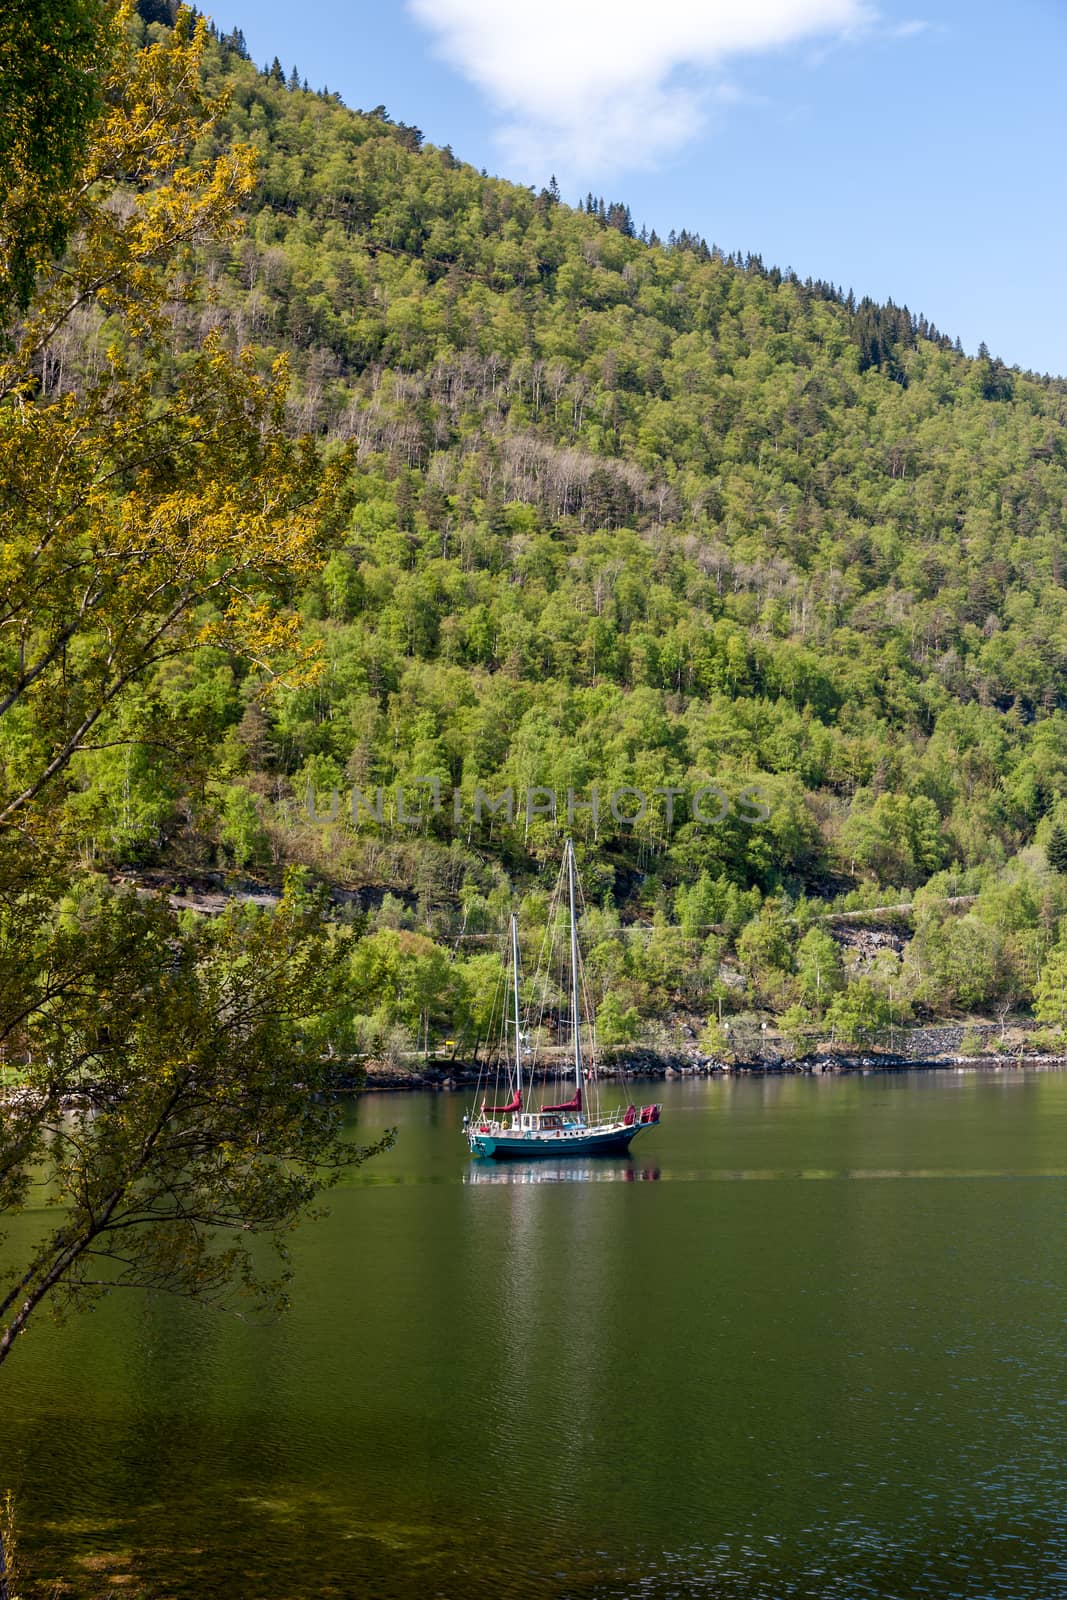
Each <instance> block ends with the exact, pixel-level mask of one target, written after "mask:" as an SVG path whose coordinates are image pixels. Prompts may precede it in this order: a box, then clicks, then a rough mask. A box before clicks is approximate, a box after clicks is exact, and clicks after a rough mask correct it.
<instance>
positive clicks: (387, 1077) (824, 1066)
mask: <svg viewBox="0 0 1067 1600" xmlns="http://www.w3.org/2000/svg"><path fill="white" fill-rule="evenodd" d="M1065 1069H1067V1056H1050V1055H1032V1054H1025V1053H1020V1054H1013V1055H1008V1054H1005V1055H1002V1056H987V1055H981V1056H965V1055H952V1056H942V1057H935V1058H930V1059H916V1058H912V1057H907V1056H898V1055H893V1056H890V1055H889V1054H888V1052H880V1051H864V1052H856V1053H849V1054H844V1053H842V1054H837V1053H831V1052H820V1053H819V1054H817V1055H812V1056H800V1057H797V1058H796V1059H795V1060H791V1061H786V1060H762V1059H759V1058H754V1059H752V1060H749V1061H741V1062H724V1061H716V1060H712V1059H709V1060H693V1058H692V1057H686V1056H659V1055H652V1054H645V1053H644V1052H642V1053H641V1055H640V1056H639V1057H638V1056H628V1057H627V1058H626V1059H625V1061H622V1062H620V1061H615V1062H611V1063H608V1064H607V1065H605V1066H602V1067H601V1068H600V1070H599V1073H598V1078H599V1081H600V1082H601V1083H612V1082H619V1083H624V1082H627V1081H629V1080H630V1079H645V1080H647V1079H653V1080H655V1079H662V1080H664V1081H668V1080H673V1079H677V1078H746V1077H747V1078H771V1077H847V1076H853V1075H855V1074H859V1075H861V1076H870V1075H872V1074H873V1073H904V1072H961V1071H963V1072H990V1073H993V1072H1022V1071H1030V1072H1057V1071H1063V1070H1065ZM486 1077H487V1075H486V1073H485V1072H484V1071H479V1069H478V1068H476V1067H470V1066H468V1065H466V1064H464V1063H458V1062H450V1063H448V1064H447V1065H429V1066H426V1067H422V1068H416V1069H406V1070H405V1069H396V1068H375V1067H370V1068H368V1069H367V1074H366V1077H365V1079H364V1081H363V1082H362V1083H353V1085H352V1089H351V1092H353V1093H356V1094H368V1093H374V1094H387V1093H401V1094H403V1093H406V1092H409V1091H412V1090H419V1089H422V1090H434V1091H440V1092H445V1093H456V1092H459V1091H461V1090H465V1089H471V1088H473V1087H475V1086H476V1085H477V1084H478V1083H479V1082H481V1081H485V1080H486ZM531 1077H532V1080H533V1081H534V1082H535V1083H544V1084H549V1083H554V1082H555V1081H556V1077H557V1074H556V1073H555V1072H554V1071H552V1069H550V1068H536V1069H534V1071H533V1073H532V1074H531Z"/></svg>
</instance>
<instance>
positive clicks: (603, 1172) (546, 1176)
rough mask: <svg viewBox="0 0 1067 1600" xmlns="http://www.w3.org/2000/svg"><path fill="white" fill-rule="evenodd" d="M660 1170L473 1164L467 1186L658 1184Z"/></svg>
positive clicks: (562, 1164)
mask: <svg viewBox="0 0 1067 1600" xmlns="http://www.w3.org/2000/svg"><path fill="white" fill-rule="evenodd" d="M658 1179H659V1168H658V1167H635V1166H633V1165H631V1163H630V1162H626V1163H623V1162H612V1163H610V1164H609V1163H605V1162H603V1161H596V1162H593V1161H588V1162H582V1163H581V1164H579V1163H578V1162H576V1161H574V1160H573V1158H572V1159H571V1160H569V1161H543V1160H542V1161H501V1162H494V1164H493V1165H492V1166H490V1165H489V1163H488V1162H485V1161H472V1162H471V1164H470V1166H469V1167H468V1168H467V1171H466V1172H465V1173H464V1174H463V1181H464V1183H656V1182H657V1181H658Z"/></svg>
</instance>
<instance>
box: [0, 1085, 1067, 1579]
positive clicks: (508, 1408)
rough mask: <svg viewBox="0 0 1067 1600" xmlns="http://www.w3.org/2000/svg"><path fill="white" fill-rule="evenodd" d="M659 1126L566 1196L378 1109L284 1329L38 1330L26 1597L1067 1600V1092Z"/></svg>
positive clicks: (169, 1313)
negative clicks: (39, 1582) (50, 1587)
mask: <svg viewBox="0 0 1067 1600" xmlns="http://www.w3.org/2000/svg"><path fill="white" fill-rule="evenodd" d="M661 1094H662V1097H663V1098H664V1100H665V1106H666V1110H665V1121H664V1123H663V1124H662V1126H661V1127H660V1129H658V1130H657V1131H655V1132H653V1133H650V1134H649V1135H647V1137H644V1138H643V1139H642V1140H640V1141H639V1142H638V1145H637V1147H636V1149H635V1152H634V1155H633V1157H632V1159H631V1160H630V1161H608V1162H606V1163H602V1164H600V1165H597V1166H595V1167H593V1168H592V1169H582V1168H581V1167H574V1166H570V1167H560V1168H559V1169H556V1170H552V1169H547V1168H544V1167H541V1168H537V1167H532V1168H527V1169H516V1168H507V1167H504V1168H493V1167H489V1168H485V1167H481V1166H478V1165H475V1164H474V1163H472V1162H471V1160H470V1159H469V1157H468V1156H467V1152H466V1147H465V1146H464V1144H463V1143H462V1140H461V1138H460V1118H461V1116H462V1111H463V1103H462V1100H461V1098H460V1097H459V1096H443V1095H442V1096H432V1095H411V1096H393V1097H384V1096H377V1097H368V1098H367V1099H365V1100H364V1101H362V1102H361V1103H360V1104H359V1106H358V1107H357V1108H355V1109H354V1111H353V1119H352V1120H353V1135H354V1136H358V1135H359V1134H362V1135H364V1136H366V1135H368V1134H370V1133H371V1132H372V1131H375V1130H377V1129H379V1128H380V1127H381V1126H383V1125H384V1124H385V1123H387V1122H396V1123H397V1124H398V1125H399V1128H400V1139H399V1141H398V1143H397V1146H396V1148H395V1150H394V1151H393V1152H392V1153H391V1154H390V1155H388V1156H387V1157H384V1158H382V1159H380V1160H379V1161H377V1162H375V1163H373V1165H371V1166H368V1167H367V1168H365V1169H363V1171H362V1173H361V1174H359V1175H358V1176H357V1177H356V1178H355V1180H354V1181H353V1182H352V1183H351V1184H350V1185H349V1186H348V1187H347V1188H345V1189H344V1190H343V1191H341V1192H339V1193H337V1194H335V1196H334V1198H333V1202H332V1215H331V1216H330V1217H329V1219H327V1220H326V1221H324V1222H321V1223H318V1224H316V1225H314V1226H313V1227H312V1228H311V1229H310V1230H308V1231H306V1232H305V1233H304V1234H303V1236H302V1239H301V1242H300V1245H299V1248H298V1262H299V1280H298V1289H299V1303H298V1306H297V1309H296V1310H295V1312H294V1313H293V1314H292V1315H290V1316H289V1317H288V1318H286V1319H285V1320H284V1321H282V1322H279V1323H277V1324H274V1325H271V1326H267V1327H262V1326H258V1327H257V1326H248V1325H245V1324H242V1323H238V1322H235V1321H232V1320H228V1319H225V1318H222V1317H220V1316H217V1315H214V1314H209V1313H203V1312H198V1311H197V1310H195V1309H194V1308H191V1307H189V1306H186V1305H183V1304H178V1303H171V1302H163V1303H160V1302H158V1301H153V1302H145V1301H142V1300H140V1299H133V1298H127V1299H125V1300H113V1301H112V1302H110V1303H108V1304H107V1305H106V1306H104V1307H103V1308H101V1309H100V1310H99V1311H97V1312H96V1313H95V1314H94V1315H93V1316H91V1317H89V1318H87V1319H85V1320H83V1321H81V1322H76V1323H71V1324H69V1325H68V1326H67V1327H66V1328H65V1329H62V1330H58V1331H54V1330H53V1329H52V1328H51V1327H50V1326H49V1325H42V1326H41V1327H39V1328H38V1329H37V1331H36V1332H35V1333H34V1334H32V1335H30V1337H29V1339H28V1340H27V1341H26V1342H25V1344H24V1346H23V1348H22V1350H21V1352H20V1354H19V1356H18V1357H17V1359H15V1360H14V1361H13V1362H12V1364H11V1365H10V1366H9V1367H8V1368H7V1369H6V1371H5V1372H4V1374H3V1379H2V1382H0V1406H2V1408H3V1410H2V1418H3V1423H2V1432H0V1457H2V1459H0V1480H2V1481H3V1482H5V1483H10V1484H13V1485H14V1486H15V1487H16V1489H17V1490H18V1493H19V1497H20V1503H21V1512H22V1519H23V1524H24V1532H23V1544H24V1549H25V1553H26V1554H27V1555H29V1556H31V1557H32V1560H33V1563H34V1569H35V1571H37V1572H39V1573H40V1574H42V1575H44V1574H56V1575H59V1574H62V1575H64V1576H66V1577H67V1578H68V1579H71V1578H73V1579H74V1580H75V1581H76V1585H77V1592H78V1593H79V1594H86V1595H90V1594H92V1595H98V1594H101V1593H103V1592H106V1591H108V1590H109V1588H110V1586H111V1585H112V1584H116V1585H117V1584H119V1583H122V1588H123V1590H124V1592H127V1593H138V1592H144V1593H146V1594H150V1595H151V1596H152V1597H153V1600H156V1597H162V1596H181V1597H186V1596H193V1595H195V1596H197V1597H198V1600H202V1597H204V1596H224V1597H226V1600H253V1597H255V1600H259V1597H267V1596H270V1597H272V1600H273V1597H282V1596H284V1597H285V1600H299V1597H304V1596H306V1597H319V1596H359V1597H364V1596H366V1597H374V1600H377V1597H381V1600H387V1597H394V1596H395V1597H398V1600H399V1597H404V1600H410V1597H415V1596H420V1597H421V1596H446V1597H448V1600H465V1597H467V1596H483V1595H489V1596H492V1595H500V1596H508V1597H510V1596H526V1595H529V1596H538V1597H540V1596H560V1597H562V1596H574V1597H582V1600H587V1597H588V1600H592V1597H607V1596H634V1597H637V1596H641V1597H654V1600H661V1597H662V1600H666V1597H668V1596H678V1597H688V1596H705V1595H706V1596H714V1597H716V1600H741V1597H744V1600H750V1597H755V1596H766V1597H768V1600H780V1597H785V1596H805V1597H807V1596H811V1597H812V1600H816V1597H817V1600H836V1597H841V1600H846V1597H847V1600H862V1597H868V1596H869V1597H874V1596H878V1597H879V1600H881V1597H889V1596H892V1597H911V1596H930V1597H935V1596H936V1597H945V1600H948V1597H950V1596H954V1597H959V1596H966V1597H972V1596H973V1597H979V1596H982V1597H993V1596H996V1597H1001V1596H1003V1597H1011V1600H1030V1597H1041V1600H1046V1597H1047V1600H1052V1597H1061V1596H1062V1595H1063V1594H1064V1593H1065V1592H1067V1369H1065V1363H1064V1358H1065V1355H1067V1205H1065V1202H1067V1075H1058V1074H1051V1073H1050V1074H1039V1075H1024V1074H1019V1073H999V1074H991V1075H983V1076H979V1075H955V1074H940V1073H939V1074H915V1075H909V1076H905V1077H899V1078H879V1077H870V1078H848V1079H844V1080H826V1081H822V1080H819V1079H814V1080H813V1079H784V1080H766V1081H749V1082H738V1083H724V1082H699V1083H675V1084H669V1085H667V1086H666V1089H665V1091H664V1090H663V1089H662V1088H659V1089H658V1090H657V1097H659V1095H661ZM534 1178H536V1179H537V1180H538V1181H531V1180H532V1179H534ZM20 1225H22V1226H26V1227H30V1226H32V1218H30V1219H27V1220H26V1222H25V1223H24V1224H20ZM123 1580H125V1581H123Z"/></svg>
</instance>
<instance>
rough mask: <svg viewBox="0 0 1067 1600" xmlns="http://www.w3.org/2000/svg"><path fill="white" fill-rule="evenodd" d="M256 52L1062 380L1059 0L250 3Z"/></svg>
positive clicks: (1066, 43)
mask: <svg viewBox="0 0 1067 1600" xmlns="http://www.w3.org/2000/svg"><path fill="white" fill-rule="evenodd" d="M228 3H229V4H230V5H231V6H232V7H234V8H235V14H234V15H226V14H223V13H221V12H216V13H215V20H216V21H217V22H218V23H219V25H220V26H221V27H223V28H229V27H231V26H232V25H234V24H235V23H237V24H239V25H240V26H241V27H243V29H244V33H245V37H246V39H247V41H248V45H249V49H250V51H251V53H252V56H253V58H254V59H255V60H256V61H257V62H259V63H261V64H262V63H263V62H264V61H266V60H269V59H270V58H271V57H272V56H274V55H275V54H277V55H278V56H279V57H280V58H281V59H282V61H283V62H284V64H285V67H286V70H287V71H288V69H289V68H290V67H291V66H292V65H293V63H294V62H295V63H296V64H297V66H298V67H299V69H300V71H301V73H302V74H303V75H305V76H306V77H307V78H308V79H309V80H310V82H311V84H312V85H313V86H314V87H316V88H318V87H321V86H322V84H324V83H326V84H328V85H329V87H330V88H331V89H337V90H339V91H340V93H341V94H342V96H343V97H344V99H345V101H346V102H347V103H348V104H349V105H352V106H362V107H371V106H375V105H378V104H384V105H386V106H387V107H388V109H389V111H390V113H391V114H392V115H393V116H394V117H396V118H397V119H399V120H403V121H405V122H414V123H417V124H418V126H419V127H420V128H422V130H423V131H424V133H425V134H426V137H427V138H428V139H430V140H432V141H433V142H434V143H436V144H450V145H451V146H452V148H453V149H454V151H455V152H456V154H457V155H458V156H460V157H461V158H463V159H464V160H467V161H471V162H473V163H474V165H476V166H478V167H485V168H487V169H488V170H489V171H490V172H496V173H499V174H500V175H501V176H504V177H510V178H514V179H515V180H516V181H519V182H524V183H533V184H536V185H538V186H540V185H541V184H542V183H545V182H547V180H548V178H549V176H550V175H551V173H552V172H553V171H555V173H556V175H557V177H558V179H559V183H560V186H561V189H562V192H563V198H564V199H565V200H569V201H571V202H573V201H574V200H575V199H576V198H577V197H578V195H579V194H584V193H585V192H586V190H588V189H592V190H593V191H594V192H595V193H597V194H600V193H603V194H605V195H606V197H607V198H608V199H609V200H611V199H623V200H626V201H627V202H628V203H629V205H630V207H631V209H632V211H633V214H634V217H635V220H636V221H637V222H638V224H639V225H640V223H642V222H646V223H647V224H648V225H649V226H650V227H655V228H656V229H657V230H658V231H659V232H660V233H661V234H666V233H667V232H668V231H669V229H671V228H672V227H673V228H683V227H686V228H689V229H691V230H693V231H694V232H699V233H702V234H704V235H705V236H706V237H707V239H708V240H709V242H712V241H714V242H716V243H718V244H720V245H722V246H723V248H724V249H728V250H733V249H742V250H744V251H749V250H752V251H754V252H758V253H759V254H761V255H762V256H763V258H764V260H765V261H766V262H767V263H768V264H771V263H776V264H778V265H779V266H783V267H784V266H792V267H794V268H795V269H796V270H797V271H798V272H799V273H800V274H801V275H802V276H807V275H808V274H811V275H812V276H813V277H823V278H829V279H832V280H833V281H834V282H835V283H840V284H843V285H844V286H845V287H846V288H847V287H852V288H854V289H855V290H856V292H857V294H871V295H874V296H875V297H876V298H878V299H887V298H889V297H892V298H893V299H894V300H896V301H897V302H898V303H906V304H908V305H909V306H910V307H911V308H912V309H913V310H916V311H923V312H925V313H926V315H927V316H929V317H930V318H931V319H932V320H933V321H934V322H936V323H937V325H938V326H939V327H940V328H941V329H942V331H943V332H946V333H949V334H951V335H952V336H955V335H957V334H958V335H959V336H960V338H961V339H962V340H963V343H964V346H965V348H966V349H968V350H970V351H972V352H973V351H974V350H975V349H976V348H977V345H978V343H979V341H980V340H982V339H984V340H985V341H986V342H987V344H988V345H989V346H990V348H991V349H992V351H993V353H994V354H998V355H1001V356H1002V357H1003V358H1004V360H1005V361H1007V362H1009V363H1017V364H1018V365H1020V366H1022V367H1025V368H1032V369H1035V370H1037V371H1039V372H1046V371H1052V372H1058V373H1067V317H1065V316H1064V310H1063V304H1062V301H1063V294H1062V283H1063V277H1064V271H1063V263H1064V260H1065V257H1067V204H1065V201H1067V179H1065V175H1064V174H1065V163H1064V153H1065V151H1067V96H1065V95H1064V92H1063V82H1062V80H1063V77H1064V70H1065V67H1067V5H1064V4H1063V3H1062V0H1015V3H1014V4H1012V5H1011V6H1006V5H1004V4H1000V5H995V4H993V3H991V0H971V3H970V4H965V3H963V0H882V3H880V4H878V5H877V7H875V6H874V5H873V4H870V3H868V0H539V4H538V5H537V6H535V7H529V8H526V9H525V10H524V9H523V8H521V7H520V6H519V5H518V4H517V3H516V0H407V3H406V4H403V5H401V4H394V5H392V6H390V7H389V8H388V9H385V8H383V7H382V6H381V5H380V4H379V5H370V4H367V3H365V0H345V3H341V0H303V4H301V5H300V6H298V7H294V6H293V4H292V0H284V3H283V0H258V3H257V4H255V5H253V6H251V7H250V8H249V9H248V12H247V14H245V15H241V14H240V11H241V9H242V8H241V0H228Z"/></svg>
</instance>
